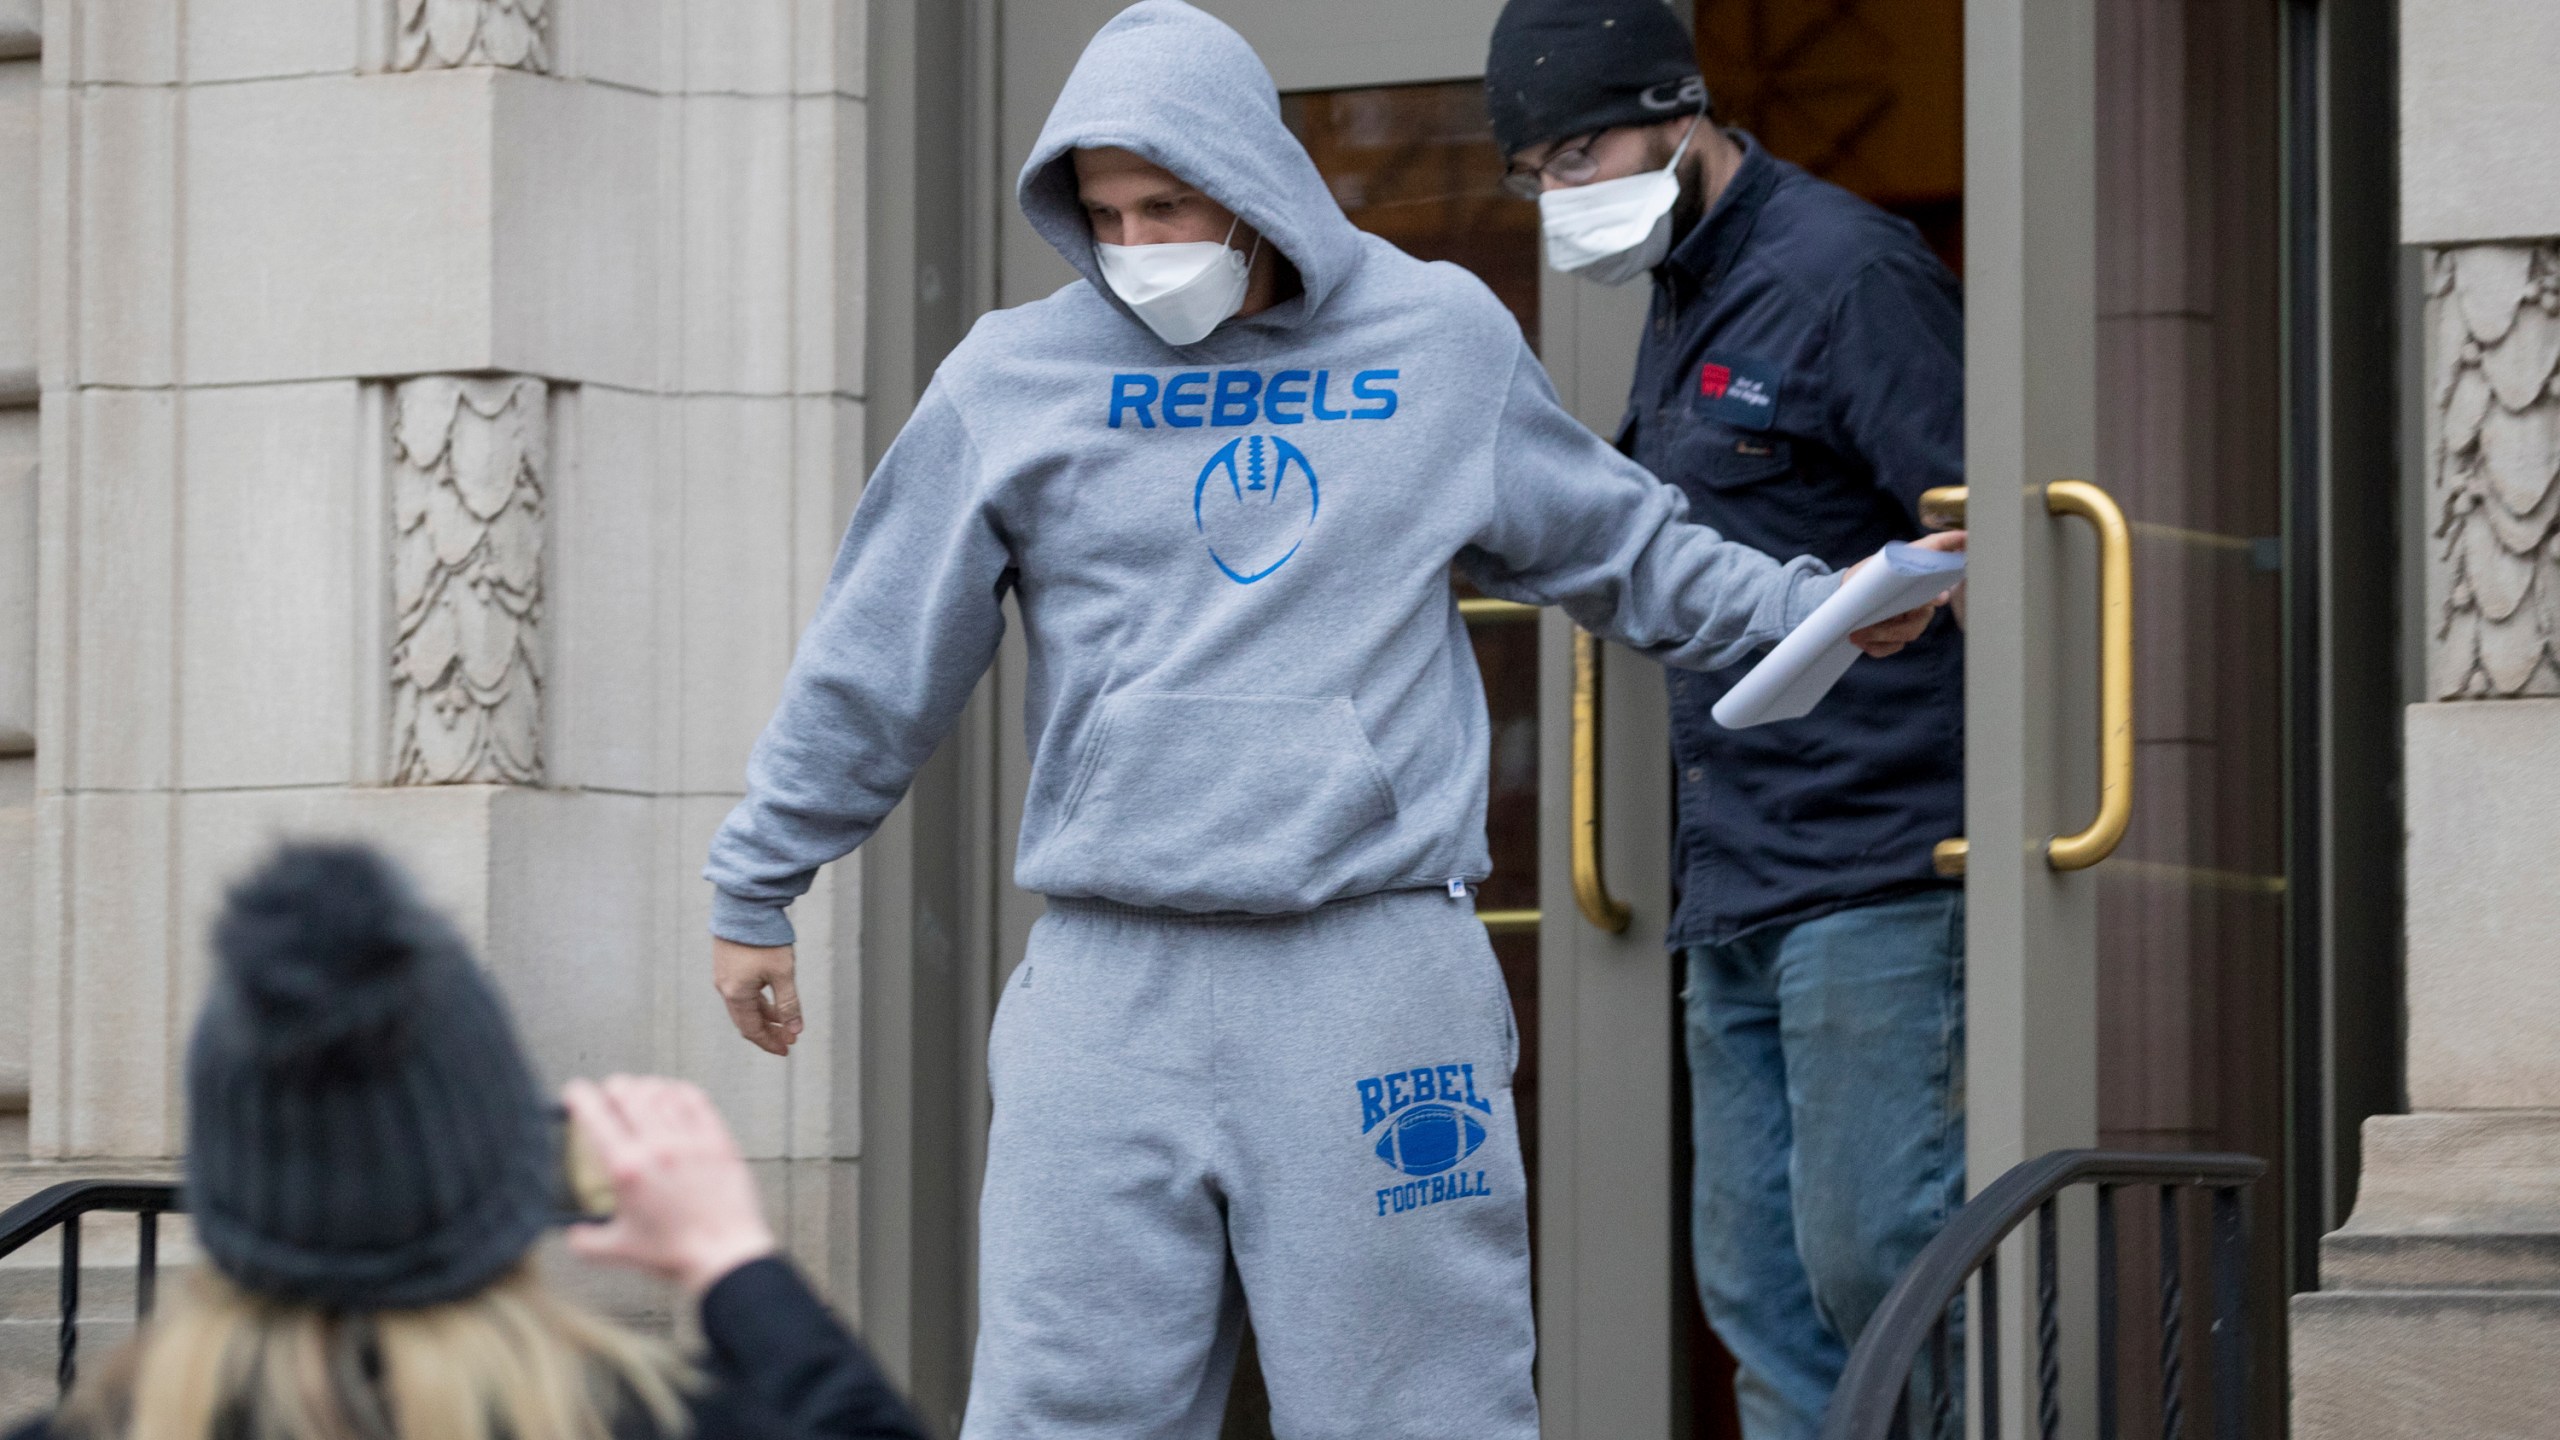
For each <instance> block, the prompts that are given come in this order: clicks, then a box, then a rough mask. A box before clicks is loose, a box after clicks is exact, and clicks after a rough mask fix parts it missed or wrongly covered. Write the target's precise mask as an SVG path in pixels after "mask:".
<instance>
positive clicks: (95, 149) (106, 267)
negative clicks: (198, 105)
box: [72, 6, 178, 385]
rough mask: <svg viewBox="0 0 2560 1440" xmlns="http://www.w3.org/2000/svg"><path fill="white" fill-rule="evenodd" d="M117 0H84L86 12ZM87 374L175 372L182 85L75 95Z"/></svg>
mask: <svg viewBox="0 0 2560 1440" xmlns="http://www.w3.org/2000/svg"><path fill="white" fill-rule="evenodd" d="M113 8H115V7H113V6H88V7H83V9H84V12H92V13H93V12H94V11H96V10H99V9H113ZM72 113H73V114H74V115H75V116H76V117H77V118H76V123H77V125H78V133H77V135H76V136H75V137H74V143H75V144H76V145H77V147H78V159H77V162H76V163H77V166H78V171H79V182H78V184H79V190H78V194H79V215H78V217H77V219H76V221H75V224H76V226H77V236H76V240H75V243H76V245H77V246H78V249H79V260H78V266H79V271H80V273H82V274H84V275H89V276H93V277H97V283H93V284H88V285H83V286H81V287H80V294H79V306H80V309H79V326H80V351H79V363H80V379H81V380H82V382H84V383H88V384H102V385H167V384H170V383H171V382H172V381H174V380H175V378H176V375H175V372H174V369H173V366H174V364H175V361H176V359H177V355H176V349H177V345H176V337H177V330H176V321H177V263H178V262H177V256H178V172H177V166H178V128H177V127H178V121H177V114H178V104H177V97H176V92H175V91H173V90H166V89H130V88H124V87H118V86H103V87H98V88H94V89H90V90H87V91H84V92H82V93H81V94H80V95H79V96H78V97H76V100H75V105H74V109H73V112H72Z"/></svg>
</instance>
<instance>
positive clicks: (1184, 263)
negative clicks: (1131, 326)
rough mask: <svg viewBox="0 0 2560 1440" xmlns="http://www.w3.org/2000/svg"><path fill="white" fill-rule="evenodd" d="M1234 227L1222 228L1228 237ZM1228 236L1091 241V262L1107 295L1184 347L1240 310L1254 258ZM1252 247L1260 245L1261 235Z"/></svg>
mask: <svg viewBox="0 0 2560 1440" xmlns="http://www.w3.org/2000/svg"><path fill="white" fill-rule="evenodd" d="M1235 234H1236V227H1235V226H1234V225H1229V226H1228V227H1227V240H1232V239H1234V238H1235ZM1227 240H1176V241H1173V242H1171V243H1169V244H1164V245H1105V244H1103V243H1101V242H1100V241H1095V242H1094V246H1093V254H1094V260H1095V263H1097V264H1099V265H1100V266H1101V267H1102V278H1103V279H1104V280H1105V281H1107V282H1109V284H1110V286H1111V290H1112V293H1113V294H1115V295H1118V296H1119V297H1120V298H1121V299H1122V300H1124V301H1126V302H1128V306H1129V308H1130V309H1131V310H1134V311H1136V312H1137V315H1138V318H1139V319H1140V320H1142V321H1145V322H1146V326H1147V328H1148V329H1150V330H1153V331H1154V332H1156V338H1157V339H1159V340H1162V341H1163V342H1164V343H1166V344H1167V345H1189V344H1192V343H1194V342H1196V341H1198V340H1200V339H1201V338H1203V337H1204V336H1206V335H1207V334H1208V333H1209V332H1210V331H1212V330H1215V329H1217V328H1218V326H1219V325H1220V324H1221V323H1223V322H1224V321H1225V320H1226V318H1227V317H1228V316H1230V315H1233V314H1234V313H1236V312H1237V311H1238V310H1241V309H1243V308H1244V292H1245V286H1246V284H1247V283H1248V282H1249V281H1250V280H1251V279H1252V277H1253V261H1252V259H1251V258H1250V257H1248V256H1244V255H1239V254H1237V253H1236V250H1235V247H1234V246H1232V245H1229V244H1228V243H1227ZM1253 244H1254V249H1255V250H1256V251H1257V252H1258V251H1260V250H1261V248H1262V240H1261V237H1259V236H1256V237H1255V238H1254V242H1253Z"/></svg>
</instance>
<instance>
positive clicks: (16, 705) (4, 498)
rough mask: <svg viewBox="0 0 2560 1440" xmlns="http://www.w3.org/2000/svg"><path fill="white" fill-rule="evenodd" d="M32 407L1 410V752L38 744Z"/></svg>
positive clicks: (10, 752) (1, 754)
mask: <svg viewBox="0 0 2560 1440" xmlns="http://www.w3.org/2000/svg"><path fill="white" fill-rule="evenodd" d="M36 485H37V478H36V412H35V411H33V410H30V409H19V410H0V757H7V756H12V755H24V754H28V753H30V752H32V751H33V750H34V749H35V746H36V554H37V551H36V515H37V509H36Z"/></svg>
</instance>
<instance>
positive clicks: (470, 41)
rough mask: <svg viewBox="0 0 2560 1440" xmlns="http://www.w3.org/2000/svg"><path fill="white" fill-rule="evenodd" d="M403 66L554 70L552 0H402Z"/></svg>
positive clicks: (397, 60) (400, 63)
mask: <svg viewBox="0 0 2560 1440" xmlns="http://www.w3.org/2000/svg"><path fill="white" fill-rule="evenodd" d="M394 64H395V68H397V69H401V70H439V69H441V70H451V69H455V68H458V67H460V66H464V65H502V66H505V67H507V68H509V69H513V70H535V71H542V72H548V71H549V70H550V69H551V0H400V48H399V53H398V55H397V56H396V57H395V60H394Z"/></svg>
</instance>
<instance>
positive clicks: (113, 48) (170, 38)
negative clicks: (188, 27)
mask: <svg viewBox="0 0 2560 1440" xmlns="http://www.w3.org/2000/svg"><path fill="white" fill-rule="evenodd" d="M46 8H48V9H50V8H52V7H51V6H50V5H48V6H47V7H46ZM63 9H64V10H66V11H67V12H69V14H70V16H71V19H72V23H73V24H76V25H78V26H79V27H80V35H79V51H78V53H79V56H80V70H79V73H78V74H76V75H74V76H72V77H71V78H72V79H74V80H82V81H103V82H106V83H109V84H118V85H170V84H175V83H176V82H177V79H178V46H179V42H180V35H179V25H178V14H179V0H104V3H98V0H87V3H82V4H76V5H75V4H71V3H68V0H64V4H63ZM49 28H51V29H52V33H54V34H57V35H60V34H64V33H65V32H66V31H67V29H68V28H69V27H67V26H65V27H58V28H57V27H49Z"/></svg>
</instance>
